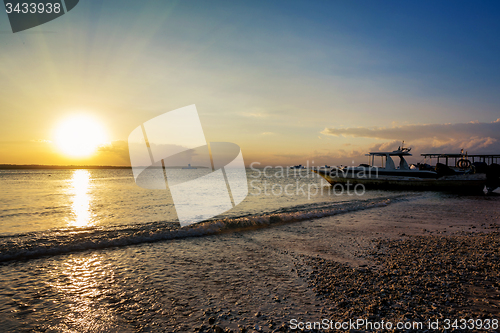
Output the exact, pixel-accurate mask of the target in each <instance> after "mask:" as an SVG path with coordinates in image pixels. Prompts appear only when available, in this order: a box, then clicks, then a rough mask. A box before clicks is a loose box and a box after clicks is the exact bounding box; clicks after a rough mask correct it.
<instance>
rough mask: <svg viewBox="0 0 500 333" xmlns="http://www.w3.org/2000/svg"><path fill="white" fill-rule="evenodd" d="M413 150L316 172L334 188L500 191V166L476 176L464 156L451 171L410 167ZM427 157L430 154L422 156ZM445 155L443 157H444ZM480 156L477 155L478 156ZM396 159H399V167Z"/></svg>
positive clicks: (373, 154) (375, 154) (439, 166)
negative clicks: (377, 161)
mask: <svg viewBox="0 0 500 333" xmlns="http://www.w3.org/2000/svg"><path fill="white" fill-rule="evenodd" d="M410 150H411V148H402V147H399V148H398V149H397V150H394V151H391V152H370V153H369V154H367V155H366V156H369V157H370V160H371V162H370V164H360V165H359V166H346V167H333V168H331V169H330V170H324V169H313V170H312V171H313V172H316V173H317V174H319V175H320V176H322V177H323V178H325V179H326V181H328V182H329V183H330V184H331V185H333V186H335V185H336V184H342V185H348V186H349V185H352V186H356V185H357V184H362V185H363V186H364V187H365V188H372V189H396V190H438V191H451V192H465V193H479V192H484V191H488V192H491V191H493V190H495V189H496V188H497V187H500V170H499V168H500V165H498V164H494V163H493V164H491V165H489V166H487V167H486V168H483V169H482V170H481V172H476V171H478V170H476V168H475V167H474V165H473V164H472V163H471V162H470V161H469V160H468V159H467V158H466V156H465V155H462V156H461V158H460V159H459V160H458V162H457V165H459V166H460V167H455V168H451V167H449V166H448V165H446V164H442V163H437V165H436V166H435V167H432V166H430V165H428V164H417V165H412V166H409V165H408V163H407V161H406V159H405V157H407V156H412V154H410ZM422 155H426V154H422ZM444 155H445V154H443V155H441V156H443V157H444ZM476 156H477V155H476ZM376 157H381V158H382V167H378V166H375V158H376ZM393 158H399V164H398V166H396V164H395V163H394V160H393Z"/></svg>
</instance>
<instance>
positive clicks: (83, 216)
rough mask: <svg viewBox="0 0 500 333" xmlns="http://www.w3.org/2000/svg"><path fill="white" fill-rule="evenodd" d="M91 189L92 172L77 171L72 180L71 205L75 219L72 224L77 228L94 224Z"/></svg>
mask: <svg viewBox="0 0 500 333" xmlns="http://www.w3.org/2000/svg"><path fill="white" fill-rule="evenodd" d="M89 187H90V172H88V170H75V172H73V178H72V179H71V189H70V192H71V194H72V195H73V203H72V205H71V209H72V215H73V219H72V221H71V224H72V225H73V226H75V227H85V226H88V225H90V224H91V222H92V216H91V215H92V214H91V211H90V200H91V196H90V195H89Z"/></svg>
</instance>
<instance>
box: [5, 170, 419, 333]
mask: <svg viewBox="0 0 500 333" xmlns="http://www.w3.org/2000/svg"><path fill="white" fill-rule="evenodd" d="M179 172H197V171H196V170H179ZM247 177H248V184H249V187H248V189H249V194H248V196H247V198H246V199H245V200H244V201H243V202H242V203H241V204H239V205H237V206H236V207H234V208H233V209H232V210H229V211H227V212H225V213H224V214H222V215H220V216H216V217H214V218H212V219H210V220H208V221H205V222H202V223H197V224H193V225H190V226H187V227H183V228H181V227H180V225H179V223H178V221H177V215H176V211H175V207H174V205H173V200H172V198H171V196H170V194H169V192H168V191H165V190H147V189H143V188H141V187H139V186H137V185H136V184H135V182H134V178H133V176H132V172H131V170H129V169H113V170H103V169H93V170H86V169H78V170H2V171H0V184H1V192H0V318H1V320H0V321H1V322H2V330H4V331H13V332H14V331H15V332H18V331H26V332H28V331H30V332H32V331H35V332H103V331H120V332H128V331H130V332H135V331H158V330H160V331H179V332H183V331H194V330H195V328H196V327H198V328H197V330H198V331H199V329H200V327H202V326H203V325H205V324H207V323H206V322H204V320H205V321H206V320H208V321H209V322H210V321H213V320H211V319H210V318H211V317H213V316H216V319H217V320H218V319H219V316H222V317H223V319H224V318H226V319H227V320H228V321H231V320H233V321H234V325H236V323H237V322H244V321H245V320H243V317H242V316H245V318H246V317H248V316H253V314H246V313H247V312H252V311H257V312H258V311H261V312H265V311H266V309H267V310H269V311H271V309H270V308H269V307H270V305H269V304H268V302H267V301H263V299H268V298H269V297H271V296H272V297H282V296H279V295H288V296H286V297H288V298H287V300H288V301H290V302H292V301H293V302H292V303H293V304H295V305H294V306H293V308H294V311H298V312H300V309H301V306H300V305H299V304H302V303H303V302H306V304H312V303H311V302H314V301H313V299H314V296H313V295H312V294H311V292H310V290H308V289H307V288H306V286H305V285H304V282H303V281H302V280H301V279H300V278H299V277H298V276H296V274H295V275H293V274H292V273H291V272H293V270H291V269H290V267H291V265H293V263H292V262H291V261H290V257H289V256H286V257H283V255H282V253H281V250H280V251H278V250H276V249H274V250H273V244H277V243H279V239H281V238H282V237H284V236H283V232H285V233H286V232H287V231H286V230H288V229H287V228H288V226H291V225H293V224H294V223H293V222H300V221H308V220H311V219H317V218H322V217H328V216H335V215H337V214H341V213H345V212H352V211H360V210H365V209H369V208H374V207H383V206H385V205H387V204H389V203H391V202H395V201H398V200H408V198H411V197H412V196H419V195H420V194H418V193H399V192H388V191H366V192H365V191H360V190H359V191H358V192H354V191H347V190H346V191H344V192H340V191H336V192H333V191H332V189H331V187H330V186H329V185H328V184H327V183H326V182H324V181H323V180H322V179H321V178H320V177H318V176H317V175H315V174H312V173H309V172H307V171H305V170H300V171H299V170H295V171H293V170H292V171H290V170H287V169H279V168H274V169H267V170H265V172H264V170H262V169H253V168H252V169H250V168H249V169H247ZM207 195H208V193H207ZM278 226H281V227H278ZM303 228H304V230H303V231H301V232H299V234H297V232H296V231H294V232H293V233H294V235H293V237H299V236H300V237H306V236H307V233H308V230H307V226H305V227H303ZM259 230H267V232H266V233H262V232H259ZM288 232H291V231H288ZM269 251H271V252H269ZM257 258H258V260H257ZM257 262H258V264H257ZM269 274H271V275H272V276H275V278H276V279H278V280H280V279H282V280H283V281H284V284H283V285H280V284H277V285H275V282H273V283H270V282H266V279H267V278H266V277H267V276H269ZM290 274H292V275H290ZM252 285H253V287H252ZM255 290H259V292H258V293H256V292H255ZM277 295H278V296H277ZM307 299H310V301H305V300H307ZM270 302H271V303H270V304H273V306H275V305H276V304H278V303H277V302H275V301H270ZM308 302H309V303H308ZM286 304H287V302H286V301H285V300H283V301H281V300H280V302H279V307H281V310H279V311H282V312H283V313H286V311H288V312H290V311H291V309H290V308H291V307H292V306H291V305H286ZM254 309H255V310H254ZM272 311H278V310H276V308H273V310H272ZM304 311H305V310H304ZM237 313H239V315H236V314H237ZM238 316H239V317H238ZM207 318H208V319H207ZM228 318H229V319H228ZM230 318H233V319H230ZM237 318H239V319H237ZM246 319H248V318H246ZM198 321H200V322H198ZM186 325H187V326H186ZM200 325H201V326H200ZM207 325H208V324H207ZM270 325H271V324H270Z"/></svg>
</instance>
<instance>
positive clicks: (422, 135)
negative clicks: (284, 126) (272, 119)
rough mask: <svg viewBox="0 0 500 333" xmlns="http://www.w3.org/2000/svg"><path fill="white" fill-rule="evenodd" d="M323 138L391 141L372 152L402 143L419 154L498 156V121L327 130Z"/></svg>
mask: <svg viewBox="0 0 500 333" xmlns="http://www.w3.org/2000/svg"><path fill="white" fill-rule="evenodd" d="M321 133H322V134H325V135H333V136H344V137H349V136H350V137H358V138H371V139H378V140H390V141H389V142H384V143H381V144H377V145H374V146H372V147H370V150H371V151H382V150H394V149H397V147H398V146H400V145H401V141H402V140H405V142H406V143H408V144H409V146H410V147H414V148H416V149H417V150H418V151H419V152H424V150H425V152H445V150H446V152H456V151H459V150H460V149H462V148H463V149H465V150H468V151H469V152H471V153H482V152H483V153H485V152H489V153H498V152H499V151H500V119H497V120H496V121H493V122H491V123H480V122H478V121H472V122H469V123H461V124H426V125H403V126H394V127H389V128H386V127H376V128H364V127H357V128H326V129H325V130H323V131H322V132H321Z"/></svg>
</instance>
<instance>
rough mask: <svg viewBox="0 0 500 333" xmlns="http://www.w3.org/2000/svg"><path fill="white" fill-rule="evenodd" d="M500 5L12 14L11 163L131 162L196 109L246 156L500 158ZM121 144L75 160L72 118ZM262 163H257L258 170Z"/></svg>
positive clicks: (156, 4)
mask: <svg viewBox="0 0 500 333" xmlns="http://www.w3.org/2000/svg"><path fill="white" fill-rule="evenodd" d="M498 17H500V3H497V2H494V1H477V2H471V1H439V2H436V1H413V2H410V1H278V0H275V1H190V0H185V1H166V0H165V1H152V0H151V1H150V0H141V1H129V0H106V1H99V0H92V1H90V0H81V1H80V3H79V4H78V5H77V6H76V7H75V8H74V9H73V10H72V11H70V12H69V13H67V14H66V15H63V16H62V17H60V18H58V19H55V20H53V21H51V22H48V23H46V24H44V25H41V26H38V27H35V28H32V29H29V30H26V31H23V32H18V33H15V34H14V33H12V31H11V28H10V25H9V21H8V18H7V15H6V14H5V13H3V12H0V78H1V79H0V164H48V165H69V164H71V165H77V164H78V165H130V159H129V156H128V147H127V138H128V136H129V134H130V133H131V132H132V131H133V130H134V129H135V128H137V127H138V126H140V125H141V124H142V123H144V122H146V121H148V120H149V119H151V118H154V117H156V116H159V115H161V114H163V113H165V112H168V111H172V110H176V109H179V108H182V107H185V106H188V105H192V104H195V105H196V107H197V110H198V113H199V117H200V120H201V123H202V126H203V130H204V134H205V137H206V140H207V141H209V142H217V141H225V142H233V143H236V144H238V145H239V146H240V147H241V150H242V153H243V157H244V160H245V163H246V164H247V165H250V164H251V163H254V162H257V163H260V166H265V165H295V164H306V163H307V162H308V161H309V164H312V163H313V161H314V164H315V165H323V164H329V165H340V164H344V165H345V164H351V163H354V164H359V163H366V157H365V156H364V154H365V153H367V152H369V151H380V150H393V149H396V148H397V147H398V146H400V145H401V141H403V140H404V141H405V145H407V146H409V147H411V148H412V153H414V156H413V158H412V159H410V161H411V162H419V161H420V160H421V157H420V156H419V155H420V153H431V152H432V153H435V152H441V153H458V152H460V149H462V148H463V149H465V150H467V151H468V152H469V153H471V154H472V153H475V154H480V153H496V154H500V112H499V109H500V94H499V93H498V91H499V89H500V66H499V62H498V59H499V55H500V20H498ZM76 115H88V116H90V117H92V118H93V119H95V121H96V122H98V123H99V124H101V126H102V127H103V128H104V129H105V132H106V135H107V139H106V142H105V143H103V144H102V145H101V146H100V147H99V148H98V149H97V151H96V152H95V153H94V154H91V155H89V156H85V157H74V156H71V155H68V154H67V153H65V152H64V151H62V150H61V149H60V148H59V147H58V145H57V142H56V141H57V139H56V133H57V129H58V126H61V125H60V124H61V122H63V121H64V120H65V119H70V118H71V117H74V116H76ZM254 165H258V164H254Z"/></svg>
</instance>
